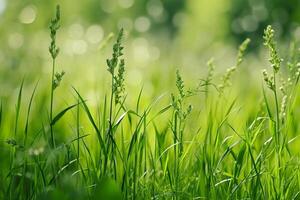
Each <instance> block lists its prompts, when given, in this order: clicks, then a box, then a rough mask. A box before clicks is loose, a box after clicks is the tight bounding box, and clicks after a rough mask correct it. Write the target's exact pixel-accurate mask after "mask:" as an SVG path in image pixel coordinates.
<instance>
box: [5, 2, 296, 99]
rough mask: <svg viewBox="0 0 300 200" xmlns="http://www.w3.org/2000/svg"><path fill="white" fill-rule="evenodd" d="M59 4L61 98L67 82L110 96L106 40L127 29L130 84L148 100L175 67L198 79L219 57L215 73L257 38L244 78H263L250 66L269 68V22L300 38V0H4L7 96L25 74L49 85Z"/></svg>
mask: <svg viewBox="0 0 300 200" xmlns="http://www.w3.org/2000/svg"><path fill="white" fill-rule="evenodd" d="M56 4H60V5H61V10H62V24H61V29H60V31H59V33H58V45H59V46H60V48H61V53H60V55H59V58H58V61H57V62H58V68H57V69H58V70H64V71H65V72H66V76H65V77H66V78H65V79H64V81H63V83H62V87H63V88H64V89H60V91H59V92H61V93H62V94H63V95H57V96H61V98H62V99H61V102H64V101H65V100H66V99H67V97H68V96H70V97H72V91H71V90H72V89H71V87H70V86H75V87H76V88H79V89H80V90H84V94H85V95H87V96H88V97H91V98H90V99H97V98H96V97H98V98H99V97H101V96H99V94H100V93H101V94H102V95H103V94H104V93H106V90H105V88H107V86H108V84H109V80H108V79H107V78H106V77H107V75H108V74H107V71H106V63H105V60H106V58H107V57H109V55H110V54H111V44H112V40H109V38H111V37H110V34H111V33H116V32H117V31H118V29H120V28H121V27H123V28H124V29H125V32H126V40H125V57H126V63H127V64H126V70H127V71H126V87H127V89H128V91H130V93H131V94H132V95H133V96H135V95H136V93H138V91H139V89H140V88H141V86H142V85H144V88H145V91H147V92H146V93H145V96H146V97H145V98H147V97H148V98H152V97H153V96H155V95H158V94H160V93H162V92H164V91H167V90H169V88H170V87H173V85H174V84H173V82H174V77H175V69H176V68H179V69H180V70H181V71H182V73H183V74H185V76H186V77H187V78H186V79H187V82H189V81H190V82H194V81H195V80H198V79H199V78H200V77H201V75H202V74H203V73H205V72H206V68H207V67H206V61H207V60H209V58H211V57H215V61H216V63H217V66H218V69H217V71H219V73H223V72H224V69H225V68H227V67H230V66H231V65H233V63H234V62H235V56H236V52H237V50H236V49H237V46H238V44H239V43H240V42H241V41H242V40H244V39H245V38H246V37H250V38H251V39H252V43H251V45H252V46H251V47H252V48H251V51H252V52H251V54H247V55H246V64H244V65H243V68H242V69H241V72H239V74H240V75H239V76H240V77H246V80H253V79H254V80H258V76H259V73H260V70H253V69H254V68H255V69H257V68H258V69H261V68H265V67H266V66H267V59H265V58H266V57H267V52H266V51H265V50H261V47H262V46H263V45H262V33H263V29H264V28H265V26H266V25H267V24H272V25H273V26H274V28H275V30H276V31H277V32H276V35H277V37H278V38H279V39H281V40H287V41H288V42H287V43H286V44H288V43H289V40H293V39H297V38H299V37H300V26H299V22H300V14H299V13H300V12H299V11H300V2H299V1H298V0H285V1H282V0H233V1H224V0H223V1H222V0H209V1H208V0H202V1H198V0H189V1H183V0H109V1H107V0H86V1H76V2H74V1H71V0H64V1H38V0H32V1H28V0H22V1H17V0H0V91H1V92H0V95H1V98H2V99H3V100H4V101H5V100H6V101H9V99H10V97H12V96H14V97H15V96H16V94H17V89H18V86H19V85H20V83H21V80H22V79H23V78H24V79H25V85H26V86H28V87H29V88H30V86H31V87H33V84H35V82H36V81H37V80H40V86H39V87H40V88H42V91H43V90H44V91H47V90H48V89H49V88H48V87H49V84H48V83H49V81H50V80H48V79H49V78H50V76H49V75H50V71H51V60H50V56H49V53H48V45H49V42H50V38H49V30H48V25H49V21H50V19H51V18H52V16H53V15H54V10H55V5H56ZM283 55H285V54H284V53H283ZM262 60H263V61H262ZM258 63H259V64H258ZM252 78H253V79H252ZM259 80H260V79H259ZM45 83H46V84H45ZM247 83H248V81H244V82H241V83H240V85H243V84H246V85H248V84H247ZM255 83H257V84H258V85H259V86H260V83H261V82H260V81H257V82H255ZM255 83H254V85H255ZM47 84H48V85H47ZM59 92H58V93H59ZM128 98H129V99H130V95H129V96H128Z"/></svg>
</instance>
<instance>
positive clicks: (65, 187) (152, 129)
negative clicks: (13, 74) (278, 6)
mask: <svg viewBox="0 0 300 200" xmlns="http://www.w3.org/2000/svg"><path fill="white" fill-rule="evenodd" d="M59 20H60V12H59V7H57V11H56V16H55V18H54V20H52V21H51V26H50V36H51V43H50V48H49V51H50V54H51V58H52V66H50V67H51V69H52V73H51V77H49V80H39V82H37V83H36V84H35V85H33V87H32V89H31V92H30V93H28V94H29V95H28V94H27V95H24V82H26V78H25V79H21V80H20V82H21V83H20V87H19V88H18V90H17V96H16V99H15V103H12V102H7V101H3V100H1V103H0V134H1V135H0V137H1V142H2V144H3V145H1V152H0V156H1V170H0V191H1V192H0V198H1V199H122V198H123V199H218V198H221V199H297V198H298V196H299V192H300V189H299V188H300V183H299V176H300V173H299V168H298V166H299V154H298V153H297V151H298V148H297V145H298V144H299V142H298V140H297V139H298V136H297V132H298V131H299V125H298V124H299V123H298V122H299V119H300V112H299V109H298V107H299V97H298V95H297V93H298V90H299V88H298V81H299V76H300V64H299V55H300V54H299V50H298V49H297V48H293V50H292V51H291V52H290V54H291V55H290V57H289V59H288V60H287V61H285V62H283V60H282V59H281V57H280V53H279V51H278V49H277V46H276V41H275V39H274V34H275V32H274V30H273V29H272V27H271V26H268V27H267V28H266V30H265V34H264V36H263V38H264V40H265V46H267V47H268V50H269V52H270V58H269V62H270V64H271V67H270V69H267V70H265V71H263V73H262V75H261V77H259V78H257V80H255V81H258V80H260V81H261V83H262V88H261V89H260V91H259V92H258V91H252V90H254V89H253V87H251V83H248V85H249V87H248V88H246V89H247V91H243V94H242V93H241V91H240V88H241V87H242V86H240V85H239V82H237V81H234V80H233V79H232V77H233V76H239V71H238V70H239V68H240V67H241V65H242V61H243V60H244V59H245V54H246V50H247V47H248V44H249V43H250V40H249V39H246V40H245V41H244V42H243V43H242V44H241V45H240V47H239V49H238V54H237V59H236V62H235V64H234V65H233V66H232V67H229V68H228V69H227V71H225V72H224V73H223V74H221V75H218V74H216V73H215V70H216V68H217V67H218V66H216V64H215V63H214V60H213V59H211V60H209V61H208V63H207V65H208V70H207V74H206V75H205V74H204V75H203V77H202V78H201V79H200V80H199V81H197V82H196V81H185V80H186V79H188V77H185V76H184V75H183V74H184V73H183V74H181V70H177V71H176V72H173V73H172V74H163V75H161V77H158V79H159V80H161V83H164V81H165V83H166V80H164V78H165V77H169V76H172V77H174V79H175V81H174V83H173V85H168V86H169V88H170V90H169V91H168V92H167V93H163V94H161V95H159V96H157V97H156V98H155V99H153V100H152V101H149V100H147V101H145V97H144V96H146V95H147V92H148V91H147V88H145V87H143V85H138V86H137V87H138V90H139V92H138V93H132V92H131V91H130V90H127V89H125V88H126V85H125V83H126V75H127V74H126V72H127V71H126V69H127V68H126V67H127V64H126V61H125V60H124V58H123V48H124V47H123V40H124V32H123V29H121V30H120V32H119V33H118V35H117V37H116V38H115V40H116V42H115V43H114V45H113V48H112V56H111V58H109V59H107V62H106V63H107V66H106V67H107V72H106V75H105V76H107V77H108V79H109V80H110V84H107V85H106V87H105V88H102V91H99V93H100V95H99V96H100V98H99V99H91V98H86V97H85V96H84V95H83V94H85V93H86V91H89V90H90V88H87V87H85V85H84V84H83V86H81V87H80V89H79V88H77V87H75V86H71V87H70V88H69V90H68V91H65V87H59V86H61V85H63V84H64V81H62V77H63V75H64V73H63V72H61V73H57V72H56V67H57V65H56V64H57V63H59V60H60V59H63V58H60V57H59V56H58V55H59V54H58V52H59V50H58V47H57V45H58V46H59V44H57V40H56V37H57V33H58V34H59V32H56V31H57V30H58V28H59ZM125 48H126V46H125ZM74 64H76V63H74ZM271 70H272V73H271V74H272V75H269V74H268V72H267V71H271ZM65 76H66V77H67V76H72V74H68V73H67V74H66V75H65ZM65 76H64V78H65ZM99 77H100V76H99ZM131 78H134V77H131ZM237 80H239V81H243V80H242V78H240V79H237ZM7 81H9V80H7ZM83 81H84V80H83ZM49 82H50V85H49V86H48V87H46V86H44V85H47V83H49ZM40 85H43V86H41V88H39V86H40ZM246 85H247V84H246ZM45 88H47V89H45ZM49 89H50V90H49ZM174 89H175V90H174ZM49 91H50V93H49ZM67 92H68V93H71V94H72V95H73V98H72V101H71V102H64V103H63V104H58V103H56V100H57V99H59V98H62V99H64V98H63V97H64V95H65V94H66V93H67ZM257 93H259V94H260V96H259V97H258V95H257ZM128 99H130V101H129V100H128ZM14 104H15V105H14ZM47 105H50V106H47Z"/></svg>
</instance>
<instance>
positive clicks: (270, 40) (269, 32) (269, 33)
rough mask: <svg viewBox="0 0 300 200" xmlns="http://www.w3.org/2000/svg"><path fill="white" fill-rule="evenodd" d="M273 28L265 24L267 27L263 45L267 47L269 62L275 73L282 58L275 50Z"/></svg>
mask: <svg viewBox="0 0 300 200" xmlns="http://www.w3.org/2000/svg"><path fill="white" fill-rule="evenodd" d="M274 33H275V31H274V29H273V28H272V26H270V25H269V26H267V28H266V29H265V31H264V36H263V39H264V45H265V46H267V47H268V48H269V54H270V58H269V62H270V63H271V66H272V68H273V69H274V71H275V73H277V72H278V71H279V69H280V65H281V62H282V61H283V59H281V58H280V57H279V55H278V52H277V50H276V42H275V40H274Z"/></svg>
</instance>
